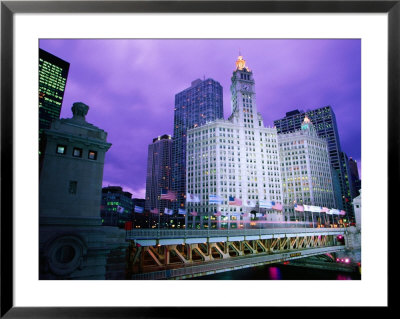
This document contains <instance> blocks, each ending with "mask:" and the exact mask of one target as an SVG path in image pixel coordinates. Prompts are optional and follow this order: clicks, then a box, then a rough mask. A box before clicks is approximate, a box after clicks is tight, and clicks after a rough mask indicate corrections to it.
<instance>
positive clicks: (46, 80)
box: [39, 49, 69, 167]
mask: <svg viewBox="0 0 400 319" xmlns="http://www.w3.org/2000/svg"><path fill="white" fill-rule="evenodd" d="M68 71H69V63H68V62H66V61H64V60H61V59H60V58H58V57H56V56H54V55H52V54H51V53H49V52H46V51H44V50H42V49H39V163H40V167H41V163H42V159H43V153H44V149H45V146H46V142H45V140H44V136H43V130H44V129H48V128H50V124H51V122H52V121H53V120H55V119H59V118H60V113H61V106H62V102H63V97H64V91H65V85H66V83H67V77H68Z"/></svg>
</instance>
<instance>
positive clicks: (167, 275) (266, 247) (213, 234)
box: [126, 228, 346, 279]
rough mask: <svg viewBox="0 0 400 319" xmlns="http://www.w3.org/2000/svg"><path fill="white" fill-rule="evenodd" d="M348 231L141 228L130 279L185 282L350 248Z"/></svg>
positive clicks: (134, 235)
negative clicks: (347, 241) (187, 279)
mask: <svg viewBox="0 0 400 319" xmlns="http://www.w3.org/2000/svg"><path fill="white" fill-rule="evenodd" d="M345 235H346V230H345V228H278V229H234V230H232V229H230V230H222V229H218V230H188V229H186V230H184V229H182V230H170V229H136V230H130V231H127V233H126V240H127V241H129V242H130V247H129V254H128V263H127V264H128V266H127V267H128V269H127V279H185V278H191V277H197V276H203V275H207V274H214V273H218V272H223V271H229V270H236V269H241V268H247V267H254V266H259V265H264V264H268V263H278V262H284V261H288V260H291V259H298V258H304V257H310V256H315V255H321V254H330V253H334V252H338V251H342V250H344V249H345V246H344V242H343V241H341V240H338V236H342V237H343V238H345Z"/></svg>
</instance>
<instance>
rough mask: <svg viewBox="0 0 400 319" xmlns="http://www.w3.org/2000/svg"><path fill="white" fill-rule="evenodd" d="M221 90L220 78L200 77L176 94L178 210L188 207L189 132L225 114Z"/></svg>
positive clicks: (175, 183) (174, 176)
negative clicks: (187, 147)
mask: <svg viewBox="0 0 400 319" xmlns="http://www.w3.org/2000/svg"><path fill="white" fill-rule="evenodd" d="M222 94H223V93H222V86H221V84H219V83H218V82H217V81H214V80H213V79H206V80H200V79H198V80H195V81H193V82H192V84H191V86H190V87H189V88H187V89H186V90H184V91H182V92H180V93H178V94H176V95H175V113H174V136H173V146H172V148H173V151H172V154H173V158H172V189H173V190H174V191H176V193H177V202H175V205H174V206H175V207H174V209H175V211H176V210H177V209H178V208H184V207H185V197H186V138H187V136H186V132H187V130H188V129H191V128H194V127H198V126H201V125H204V124H206V123H207V122H211V121H214V120H216V119H222V118H223V117H224V114H223V101H222V97H223V95H222Z"/></svg>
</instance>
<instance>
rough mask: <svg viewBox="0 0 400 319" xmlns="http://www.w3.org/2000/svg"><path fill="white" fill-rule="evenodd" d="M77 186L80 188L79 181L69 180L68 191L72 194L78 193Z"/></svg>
mask: <svg viewBox="0 0 400 319" xmlns="http://www.w3.org/2000/svg"><path fill="white" fill-rule="evenodd" d="M77 188H78V182H77V181H69V189H68V192H69V193H70V194H76V191H77Z"/></svg>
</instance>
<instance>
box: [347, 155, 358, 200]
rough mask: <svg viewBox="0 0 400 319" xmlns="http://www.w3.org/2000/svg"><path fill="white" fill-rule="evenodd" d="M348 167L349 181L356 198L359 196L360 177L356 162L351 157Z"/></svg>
mask: <svg viewBox="0 0 400 319" xmlns="http://www.w3.org/2000/svg"><path fill="white" fill-rule="evenodd" d="M349 167H350V174H351V179H352V181H353V185H354V188H355V191H356V196H358V195H360V189H361V180H360V176H359V175H358V165H357V161H356V160H354V159H353V158H351V157H350V158H349Z"/></svg>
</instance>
